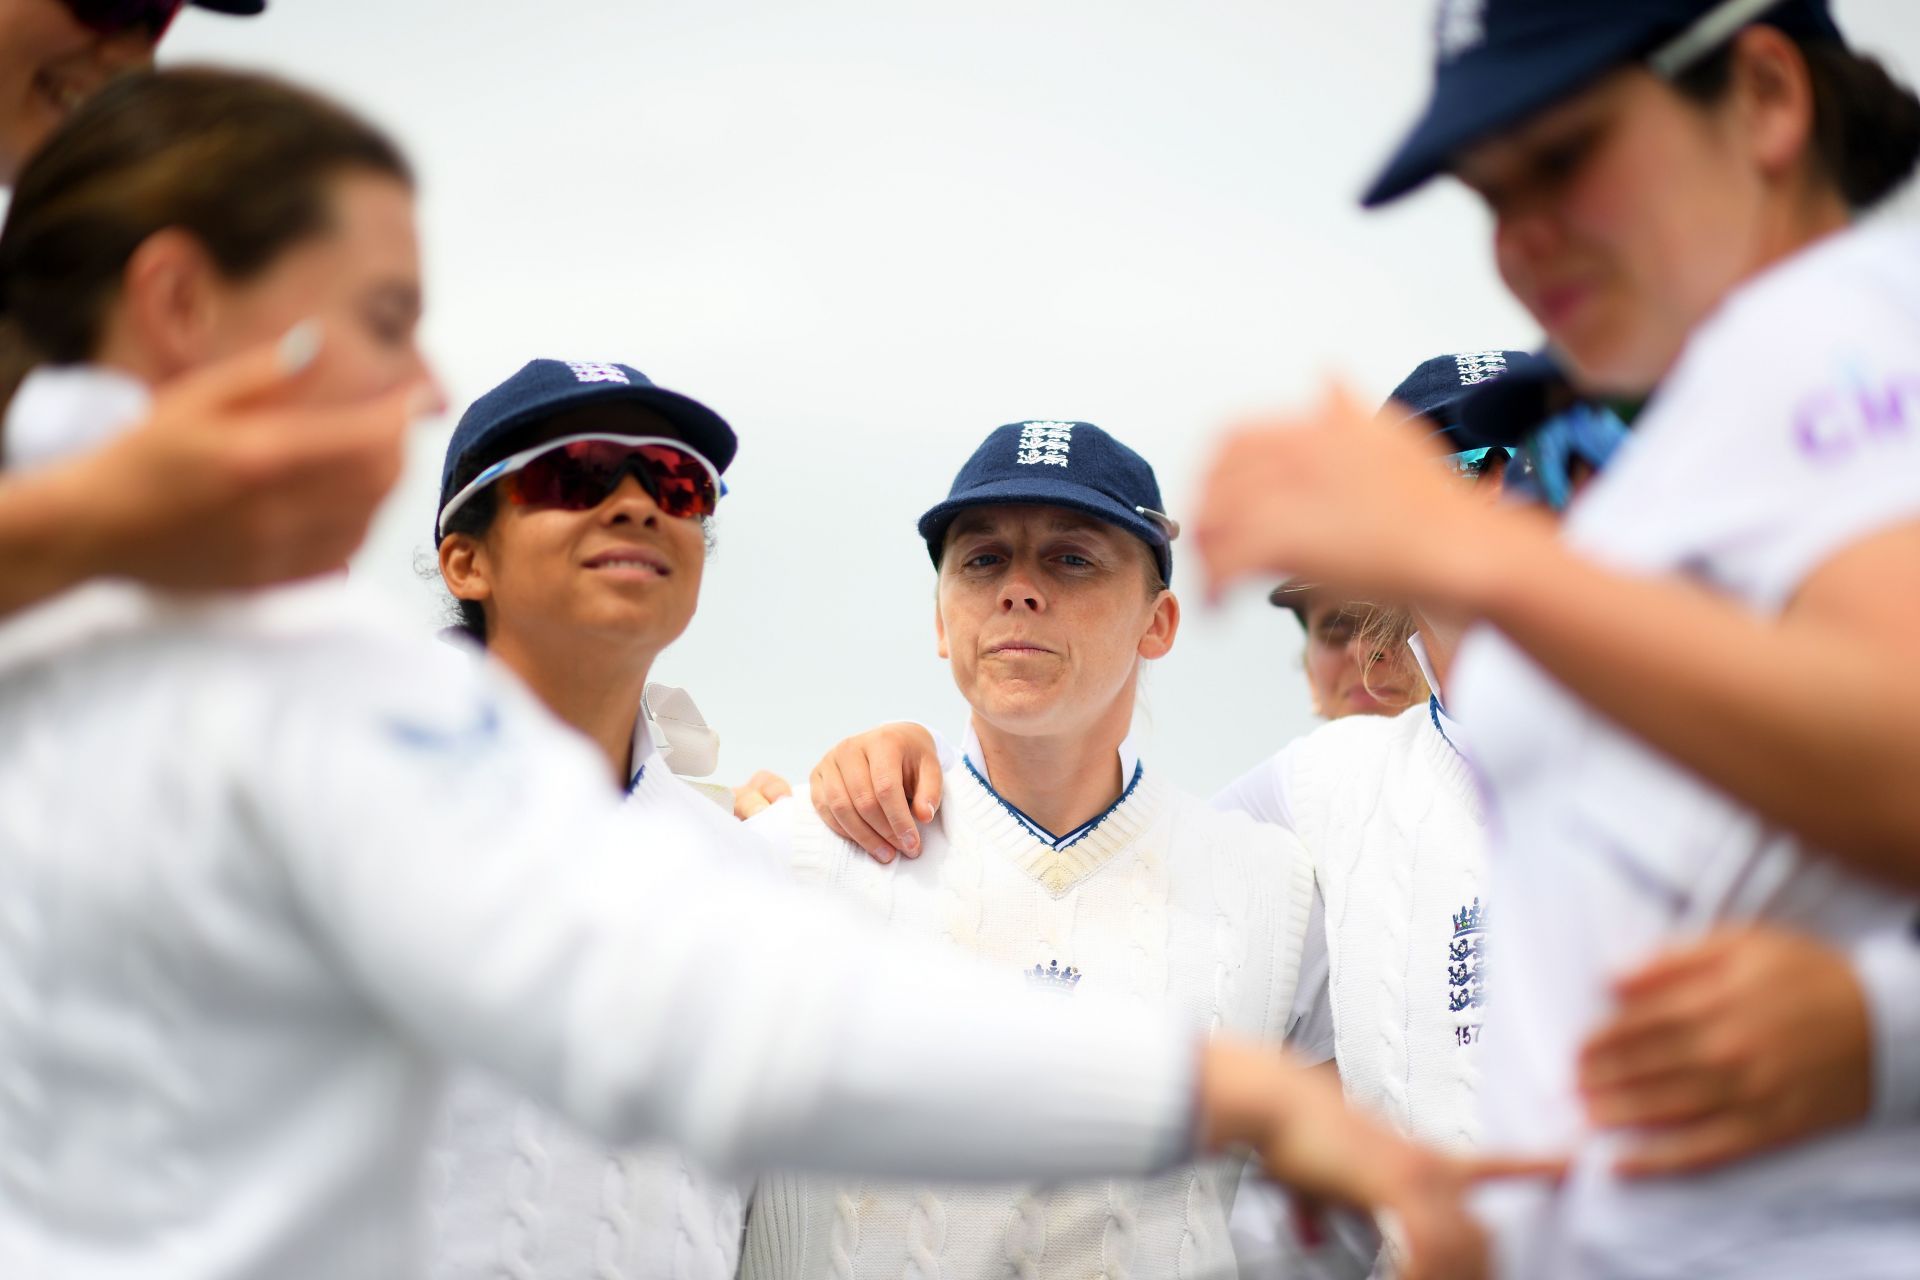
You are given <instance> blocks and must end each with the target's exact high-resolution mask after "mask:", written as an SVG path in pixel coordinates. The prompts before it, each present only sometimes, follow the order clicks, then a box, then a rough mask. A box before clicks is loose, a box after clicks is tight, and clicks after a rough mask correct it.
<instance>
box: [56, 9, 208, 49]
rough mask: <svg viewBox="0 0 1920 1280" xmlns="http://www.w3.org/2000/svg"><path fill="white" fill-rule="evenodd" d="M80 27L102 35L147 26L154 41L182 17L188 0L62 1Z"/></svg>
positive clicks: (110, 34) (115, 33)
mask: <svg viewBox="0 0 1920 1280" xmlns="http://www.w3.org/2000/svg"><path fill="white" fill-rule="evenodd" d="M62 3H64V4H65V5H66V6H67V11H68V12H69V13H71V14H72V15H73V16H74V19H75V20H76V21H78V22H79V23H80V25H81V26H83V27H86V28H88V29H89V30H91V31H96V32H98V33H99V34H101V35H103V36H114V35H119V34H120V33H121V32H122V31H127V30H130V29H132V28H134V27H145V28H146V29H147V32H148V34H150V35H151V36H152V37H153V38H154V39H155V40H158V39H159V38H160V37H161V36H163V35H165V34H167V28H168V27H170V26H172V25H173V20H174V19H175V18H177V17H179V16H180V10H181V8H182V7H183V6H184V4H185V0H62Z"/></svg>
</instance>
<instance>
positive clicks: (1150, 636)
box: [1139, 591, 1180, 658]
mask: <svg viewBox="0 0 1920 1280" xmlns="http://www.w3.org/2000/svg"><path fill="white" fill-rule="evenodd" d="M1179 632H1180V599H1179V597H1178V596H1176V595H1174V594H1173V592H1171V591H1162V592H1161V593H1160V594H1159V596H1158V597H1157V598H1155V600H1154V602H1153V616H1152V617H1151V618H1149V619H1148V620H1147V630H1146V634H1144V635H1142V636H1141V637H1140V648H1139V653H1140V656H1141V657H1143V658H1164V657H1166V656H1167V654H1168V653H1169V652H1171V651H1172V649H1173V638H1174V636H1176V635H1178V634H1179Z"/></svg>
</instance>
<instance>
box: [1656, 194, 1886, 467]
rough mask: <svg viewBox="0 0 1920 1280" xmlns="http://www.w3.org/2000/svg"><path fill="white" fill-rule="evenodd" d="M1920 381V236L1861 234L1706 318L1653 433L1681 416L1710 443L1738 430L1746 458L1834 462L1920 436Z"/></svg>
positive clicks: (1765, 279) (1661, 397) (1835, 242)
mask: <svg viewBox="0 0 1920 1280" xmlns="http://www.w3.org/2000/svg"><path fill="white" fill-rule="evenodd" d="M1916 379H1920V232H1916V231H1914V230H1912V229H1909V228H1907V227H1904V226H1879V227H1872V228H1862V229H1856V230H1852V231H1847V232H1843V233H1840V234H1839V235H1836V236H1834V237H1833V238H1832V239H1830V240H1829V241H1827V242H1825V243H1822V244H1820V245H1816V246H1814V247H1813V248H1810V249H1808V250H1806V251H1804V252H1802V253H1801V254H1799V255H1798V256H1797V257H1795V258H1794V259H1792V260H1790V261H1788V262H1786V263H1783V264H1781V265H1780V266H1778V267H1776V268H1774V269H1773V270H1771V271H1769V272H1767V273H1766V274H1764V275H1762V276H1761V277H1759V278H1758V279H1756V280H1754V281H1753V282H1752V283H1750V284H1748V285H1747V286H1745V287H1744V288H1742V289H1741V290H1739V291H1738V292H1737V293H1735V294H1734V295H1733V296H1732V297H1731V298H1729V299H1728V300H1727V302H1726V303H1725V305H1723V306H1722V307H1721V309H1720V310H1719V312H1717V313H1716V314H1715V315H1714V316H1712V317H1711V318H1710V319H1708V320H1707V321H1706V322H1705V323H1704V324H1702V325H1701V326H1700V328H1699V329H1698V330H1697V331H1696V333H1695V334H1694V336H1693V338H1692V339H1691V340H1690V341H1689V342H1688V344H1687V347H1686V350H1685V351H1684V352H1683V353H1682V355H1681V358H1680V360H1679V362H1678V363H1677V364H1676V365H1675V366H1674V369H1673V371H1672V373H1671V374H1670V375H1669V377H1668V379H1667V381H1666V383H1665V385H1663V386H1662V388H1661V390H1660V392H1659V394H1658V395H1657V396H1656V397H1655V399H1654V401H1653V403H1652V404H1651V405H1650V406H1649V408H1648V410H1647V420H1646V422H1645V424H1644V425H1645V427H1646V428H1647V430H1646V432H1645V436H1646V437H1647V438H1648V439H1655V438H1657V437H1658V436H1659V434H1660V431H1661V429H1662V428H1663V426H1664V421H1663V420H1664V419H1665V418H1667V417H1670V416H1684V417H1685V418H1686V420H1687V427H1688V432H1689V434H1690V435H1692V436H1694V437H1696V438H1698V439H1700V440H1701V442H1702V444H1703V445H1704V446H1707V447H1712V446H1715V445H1721V444H1731V443H1734V441H1733V440H1730V439H1722V438H1721V437H1726V436H1731V435H1737V437H1738V439H1737V443H1738V444H1739V446H1740V448H1741V449H1742V452H1743V453H1747V454H1749V455H1752V454H1753V453H1755V452H1758V453H1760V454H1762V455H1764V454H1766V453H1768V452H1777V453H1779V454H1781V455H1782V456H1791V457H1796V458H1805V459H1808V460H1816V461H1817V460H1821V459H1836V458H1838V457H1840V456H1841V455H1844V454H1850V453H1853V452H1855V451H1858V450H1861V449H1865V448H1871V447H1874V446H1875V445H1878V446H1880V447H1885V446H1886V445H1887V444H1890V443H1892V442H1893V440H1894V438H1895V437H1899V438H1900V439H1902V440H1904V441H1911V440H1912V438H1913V437H1914V436H1915V435H1916V434H1920V382H1916ZM1909 418H1911V419H1912V422H1911V423H1909V421H1908V420H1909ZM1639 435H1640V433H1638V432H1637V433H1636V436H1637V437H1638V436H1639Z"/></svg>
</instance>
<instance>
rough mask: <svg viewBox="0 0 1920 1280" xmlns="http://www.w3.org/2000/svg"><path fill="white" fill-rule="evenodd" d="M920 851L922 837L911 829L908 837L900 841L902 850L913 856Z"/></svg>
mask: <svg viewBox="0 0 1920 1280" xmlns="http://www.w3.org/2000/svg"><path fill="white" fill-rule="evenodd" d="M919 851H920V837H919V836H917V835H915V834H914V833H913V832H911V831H909V832H908V833H907V838H906V839H904V840H902V841H901V842H900V852H902V853H904V854H906V855H907V856H908V857H912V856H913V855H914V854H916V853H918V852H919Z"/></svg>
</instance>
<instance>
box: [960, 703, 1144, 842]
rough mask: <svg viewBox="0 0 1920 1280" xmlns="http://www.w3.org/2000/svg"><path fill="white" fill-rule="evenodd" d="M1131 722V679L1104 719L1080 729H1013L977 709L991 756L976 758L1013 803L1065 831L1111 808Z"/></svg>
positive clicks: (984, 749)
mask: <svg viewBox="0 0 1920 1280" xmlns="http://www.w3.org/2000/svg"><path fill="white" fill-rule="evenodd" d="M1132 723H1133V688H1132V685H1131V683H1129V685H1128V688H1127V692H1126V696H1124V697H1122V698H1120V699H1119V700H1118V701H1116V702H1115V704H1114V706H1113V708H1112V709H1111V710H1109V711H1108V712H1107V713H1105V714H1104V715H1102V716H1101V718H1100V721H1099V723H1097V724H1095V725H1094V726H1092V727H1091V728H1089V729H1087V730H1085V731H1083V732H1078V733H1067V734H1059V735H1031V736H1030V735H1024V734H1013V733H1008V732H1006V731H1004V730H1002V729H999V728H996V727H995V726H994V725H992V724H990V723H989V722H988V721H987V720H986V719H985V718H984V717H982V716H981V715H980V714H979V713H978V712H976V713H975V714H974V717H973V732H974V736H975V737H977V738H979V740H980V752H981V754H982V755H984V756H985V757H986V759H984V760H981V761H978V762H977V763H978V764H979V765H980V767H981V769H982V771H983V772H985V774H986V775H987V779H988V780H989V781H990V782H992V783H993V789H994V790H995V791H997V792H999V793H1000V795H1001V798H1002V799H1004V800H1006V802H1007V803H1008V804H1010V805H1012V806H1014V807H1015V808H1016V809H1018V810H1020V812H1022V813H1024V814H1026V815H1027V816H1028V817H1029V818H1032V819H1033V820H1034V821H1035V822H1037V823H1039V824H1040V825H1041V826H1042V827H1045V828H1046V829H1047V830H1048V831H1051V832H1053V833H1054V834H1055V835H1065V834H1066V833H1067V832H1069V831H1072V830H1073V829H1074V828H1075V827H1078V826H1080V825H1081V824H1083V823H1087V822H1091V821H1093V819H1095V818H1097V817H1099V816H1100V815H1101V814H1103V813H1105V812H1106V811H1107V810H1108V809H1110V808H1112V807H1113V803H1114V801H1116V800H1118V799H1119V798H1120V793H1121V792H1122V791H1123V790H1125V789H1126V785H1127V782H1128V781H1129V779H1126V778H1123V777H1121V776H1120V744H1121V742H1123V741H1124V740H1125V739H1126V736H1127V730H1128V728H1129V727H1131V725H1132Z"/></svg>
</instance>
